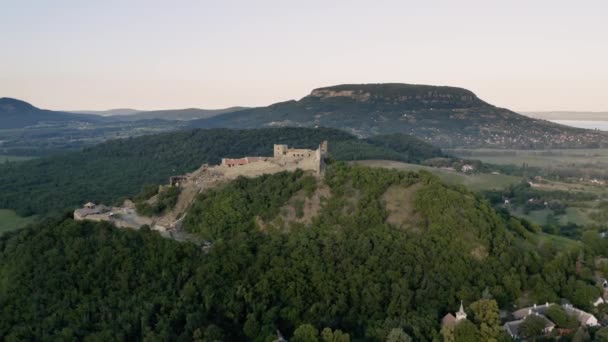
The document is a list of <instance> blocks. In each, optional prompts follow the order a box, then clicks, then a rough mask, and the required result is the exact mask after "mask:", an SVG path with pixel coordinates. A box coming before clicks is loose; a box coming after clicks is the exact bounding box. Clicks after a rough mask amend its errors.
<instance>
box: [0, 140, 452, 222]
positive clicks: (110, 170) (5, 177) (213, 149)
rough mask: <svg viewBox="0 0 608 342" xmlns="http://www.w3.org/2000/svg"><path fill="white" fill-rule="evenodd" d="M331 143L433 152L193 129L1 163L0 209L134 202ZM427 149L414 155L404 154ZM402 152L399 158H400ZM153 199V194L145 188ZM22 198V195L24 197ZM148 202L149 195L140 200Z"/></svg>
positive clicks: (382, 153)
mask: <svg viewBox="0 0 608 342" xmlns="http://www.w3.org/2000/svg"><path fill="white" fill-rule="evenodd" d="M323 140H328V141H329V149H330V153H331V154H332V156H333V158H335V159H338V160H353V159H381V158H386V159H395V160H400V161H415V160H419V159H426V158H431V157H434V156H436V154H437V153H440V151H438V150H437V149H434V148H432V147H429V145H425V143H422V142H419V141H416V140H415V139H412V138H402V141H403V144H404V145H403V146H399V145H398V144H397V145H394V144H393V145H391V146H397V147H398V148H399V149H400V150H399V151H396V150H392V149H391V148H389V147H382V146H376V145H373V144H372V143H371V142H368V141H366V140H359V139H357V138H356V137H355V136H353V135H350V134H348V133H345V132H342V131H338V130H335V129H325V128H317V129H309V128H272V129H256V130H240V131H239V130H227V129H213V130H192V131H180V132H172V133H163V134H157V135H149V136H142V137H138V138H129V139H118V140H112V141H108V142H105V143H102V144H100V145H97V146H94V147H89V148H85V149H83V150H82V151H80V152H73V153H66V154H63V155H59V156H52V157H45V158H39V159H35V160H30V161H24V162H19V163H2V164H0V208H7V209H14V210H16V211H17V213H18V214H19V215H21V216H29V215H32V214H46V213H48V212H49V211H52V210H62V209H64V208H66V207H76V206H80V205H82V204H83V203H85V202H88V201H92V202H95V203H106V204H111V203H115V202H117V201H119V200H120V199H124V198H127V197H132V196H134V195H135V194H137V193H138V191H139V190H140V189H141V188H142V186H143V185H144V184H165V183H166V182H167V179H168V178H169V176H173V175H179V174H184V173H187V172H191V171H193V170H195V169H197V168H198V167H200V166H201V165H202V164H204V163H208V164H219V163H220V161H221V158H222V157H242V156H245V155H249V156H256V155H261V156H271V155H272V152H273V150H272V147H273V144H289V145H292V146H298V147H305V148H316V147H317V146H318V144H319V143H320V142H321V141H323ZM407 144H411V145H413V146H415V148H420V147H421V146H426V148H425V149H423V150H421V152H420V153H416V152H415V149H413V148H410V147H408V146H409V145H407ZM401 150H403V151H408V152H407V153H405V152H400V151H401ZM144 190H145V192H148V194H149V193H151V188H146V189H144ZM24 193H27V194H28V196H23V194H24ZM146 195H147V194H146Z"/></svg>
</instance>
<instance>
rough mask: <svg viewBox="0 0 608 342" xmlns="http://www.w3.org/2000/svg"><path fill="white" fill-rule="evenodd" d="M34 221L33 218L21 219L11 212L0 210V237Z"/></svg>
mask: <svg viewBox="0 0 608 342" xmlns="http://www.w3.org/2000/svg"><path fill="white" fill-rule="evenodd" d="M32 221H34V217H33V216H32V217H21V216H19V215H17V213H15V212H14V211H13V210H8V209H0V235H1V234H3V233H5V232H8V231H10V230H15V229H19V228H23V227H24V226H26V225H27V224H28V223H30V222H32Z"/></svg>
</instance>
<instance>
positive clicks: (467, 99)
mask: <svg viewBox="0 0 608 342" xmlns="http://www.w3.org/2000/svg"><path fill="white" fill-rule="evenodd" d="M307 98H309V99H311V98H312V99H314V98H316V99H320V100H328V99H334V98H349V99H351V100H354V101H357V102H376V103H378V102H387V103H393V104H410V105H427V106H428V105H434V106H437V107H450V108H452V107H453V108H469V107H476V106H487V105H488V104H487V103H485V102H484V101H482V100H480V99H479V98H478V97H477V96H476V95H475V94H474V93H473V92H471V91H470V90H467V89H463V88H456V87H446V86H427V85H416V84H403V83H382V84H343V85H337V86H332V87H325V88H318V89H315V90H313V91H312V92H311V93H310V95H309V96H308V97H307ZM305 99H306V98H305Z"/></svg>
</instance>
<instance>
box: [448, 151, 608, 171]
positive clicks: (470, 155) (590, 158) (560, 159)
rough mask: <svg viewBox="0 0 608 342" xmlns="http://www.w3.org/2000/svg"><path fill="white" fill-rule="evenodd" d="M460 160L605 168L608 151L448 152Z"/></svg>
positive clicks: (539, 165)
mask: <svg viewBox="0 0 608 342" xmlns="http://www.w3.org/2000/svg"><path fill="white" fill-rule="evenodd" d="M446 152H448V153H451V154H453V155H455V156H458V157H460V158H467V159H478V160H481V161H482V162H484V163H491V164H500V165H507V164H512V165H522V164H523V163H526V164H528V165H529V166H535V167H557V166H568V167H572V166H574V167H576V166H581V167H603V166H608V149H572V150H497V149H475V150H464V149H458V150H446Z"/></svg>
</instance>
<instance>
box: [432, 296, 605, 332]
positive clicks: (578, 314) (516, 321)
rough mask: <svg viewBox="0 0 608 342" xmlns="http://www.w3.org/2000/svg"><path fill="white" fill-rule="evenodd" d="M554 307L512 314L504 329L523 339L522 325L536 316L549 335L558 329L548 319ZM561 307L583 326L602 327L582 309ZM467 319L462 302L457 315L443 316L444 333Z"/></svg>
mask: <svg viewBox="0 0 608 342" xmlns="http://www.w3.org/2000/svg"><path fill="white" fill-rule="evenodd" d="M602 303H603V302H602ZM553 305H558V304H554V303H545V304H543V305H536V304H534V305H533V306H531V307H527V308H523V309H519V310H517V311H515V312H513V313H512V320H509V321H507V322H506V323H505V324H504V325H503V328H504V330H505V331H506V332H507V334H509V336H511V338H513V339H516V340H518V339H520V338H521V336H520V328H521V325H522V324H523V323H524V321H525V320H526V319H527V318H528V317H530V316H536V317H538V318H540V319H541V320H542V321H543V322H544V323H545V326H544V328H543V331H542V332H543V334H545V335H548V334H550V333H551V332H552V331H553V330H554V329H556V327H557V325H556V324H555V322H553V321H551V319H550V318H549V317H547V311H548V310H549V308H550V307H551V306H553ZM561 307H562V308H563V310H564V311H565V313H566V314H567V315H569V316H571V317H574V318H576V320H577V321H578V323H579V324H580V325H581V326H587V327H596V326H599V325H600V323H599V321H598V319H597V318H596V317H595V316H594V315H593V314H591V313H588V312H585V311H583V310H581V309H578V308H576V307H574V306H572V304H563V305H561ZM466 319H467V314H466V312H465V311H464V306H463V304H462V302H460V309H459V310H458V312H456V313H455V315H453V314H451V313H448V314H446V315H445V316H443V318H442V319H441V330H442V333H444V331H449V330H452V331H453V329H454V328H455V327H456V326H457V325H458V324H460V323H462V322H463V321H466Z"/></svg>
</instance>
